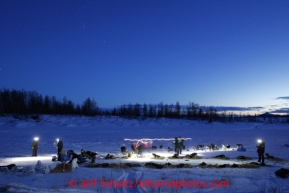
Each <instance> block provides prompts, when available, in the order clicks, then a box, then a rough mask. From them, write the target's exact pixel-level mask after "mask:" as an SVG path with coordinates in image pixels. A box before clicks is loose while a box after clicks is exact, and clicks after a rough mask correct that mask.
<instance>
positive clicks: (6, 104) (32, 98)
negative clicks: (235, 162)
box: [0, 89, 289, 123]
mask: <svg viewBox="0 0 289 193" xmlns="http://www.w3.org/2000/svg"><path fill="white" fill-rule="evenodd" d="M0 114H14V115H18V114H20V115H28V114H62V115H87V116H94V115H113V116H120V117H125V118H177V119H180V118H182V119H190V120H202V121H208V122H215V121H218V122H224V123H226V122H264V121H266V122H268V123H278V122H283V123H289V116H287V117H286V116H284V117H282V119H281V121H280V119H279V118H280V117H278V116H273V117H262V116H261V117H260V116H256V115H254V116H252V115H249V114H239V115H236V114H234V113H232V112H217V109H216V108H215V107H212V106H209V107H206V106H200V105H199V104H197V103H193V102H189V103H188V104H187V105H186V106H181V105H180V103H179V102H178V101H177V102H176V103H175V104H164V103H163V102H160V103H159V104H157V105H152V104H149V105H147V104H143V105H141V104H138V103H136V104H131V103H129V104H127V105H126V104H124V105H121V106H120V107H119V108H114V109H113V110H106V111H101V110H100V108H99V107H98V105H97V103H96V101H94V99H90V98H87V99H86V100H85V101H84V102H83V103H82V104H81V105H79V104H74V103H73V102H72V101H71V100H68V99H67V98H66V97H64V98H63V99H62V100H58V99H57V98H56V97H55V96H52V97H49V96H44V97H43V96H42V95H41V94H38V93H37V92H35V91H32V92H26V91H23V90H22V91H19V90H11V91H10V90H8V89H2V90H0Z"/></svg>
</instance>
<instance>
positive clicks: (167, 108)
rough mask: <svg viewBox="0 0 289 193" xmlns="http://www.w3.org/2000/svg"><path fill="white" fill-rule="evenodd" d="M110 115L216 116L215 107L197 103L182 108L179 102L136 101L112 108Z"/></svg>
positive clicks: (199, 117)
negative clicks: (141, 103) (153, 102)
mask: <svg viewBox="0 0 289 193" xmlns="http://www.w3.org/2000/svg"><path fill="white" fill-rule="evenodd" d="M112 115H118V116H121V117H127V118H136V117H140V116H141V117H150V118H152V117H157V118H162V117H163V118H187V119H194V120H197V119H200V120H206V119H207V120H211V121H212V120H214V119H216V118H217V117H218V113H217V109H216V108H214V107H203V106H199V105H198V104H197V103H189V104H188V105H187V106H186V107H185V108H182V107H181V105H180V103H179V102H176V104H164V103H162V102H161V103H159V104H157V105H152V104H149V105H147V104H143V105H140V104H138V103H136V104H135V105H132V104H128V105H125V104H124V105H122V106H121V107H120V108H117V109H116V108H114V110H113V111H112Z"/></svg>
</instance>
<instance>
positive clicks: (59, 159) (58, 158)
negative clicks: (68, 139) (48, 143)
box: [56, 139, 63, 161]
mask: <svg viewBox="0 0 289 193" xmlns="http://www.w3.org/2000/svg"><path fill="white" fill-rule="evenodd" d="M56 142H57V144H56V148H57V160H58V161H61V151H62V148H63V142H62V141H61V139H56Z"/></svg>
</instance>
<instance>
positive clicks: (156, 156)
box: [153, 153, 161, 158]
mask: <svg viewBox="0 0 289 193" xmlns="http://www.w3.org/2000/svg"><path fill="white" fill-rule="evenodd" d="M153 156H154V158H161V156H159V155H157V154H155V153H153Z"/></svg>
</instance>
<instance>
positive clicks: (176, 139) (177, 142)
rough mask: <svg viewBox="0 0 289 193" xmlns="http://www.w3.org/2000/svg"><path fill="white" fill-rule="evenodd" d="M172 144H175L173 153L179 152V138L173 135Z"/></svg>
mask: <svg viewBox="0 0 289 193" xmlns="http://www.w3.org/2000/svg"><path fill="white" fill-rule="evenodd" d="M174 146H175V153H176V154H179V139H178V138H177V137H175V141H174Z"/></svg>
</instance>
